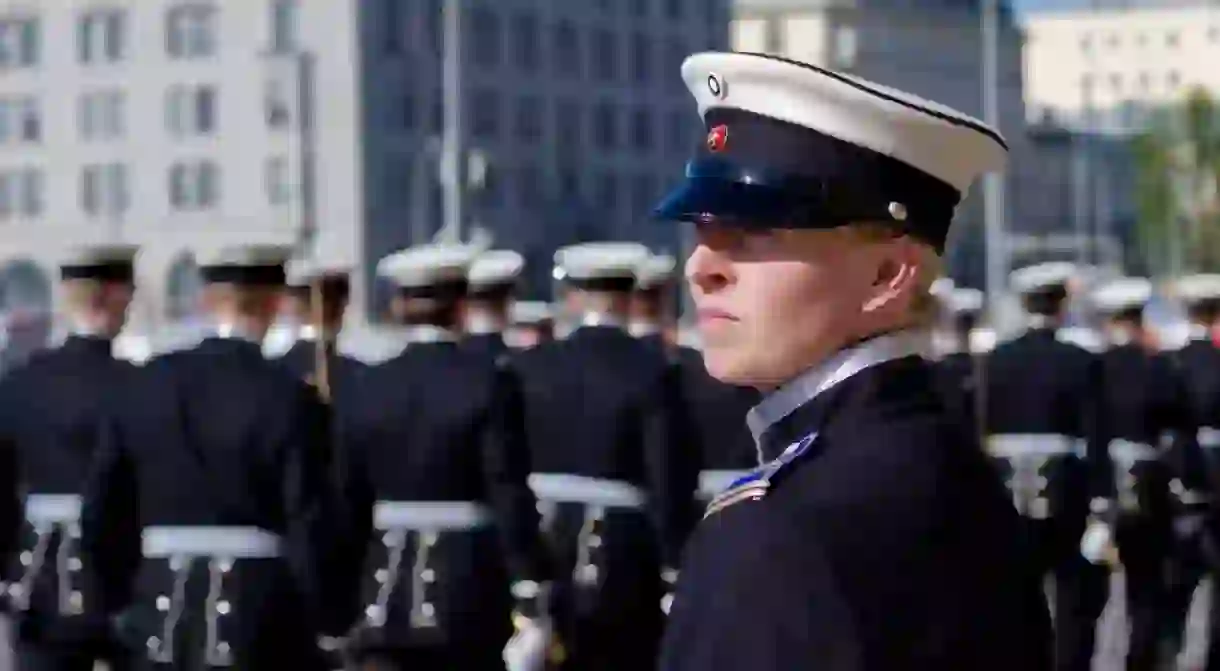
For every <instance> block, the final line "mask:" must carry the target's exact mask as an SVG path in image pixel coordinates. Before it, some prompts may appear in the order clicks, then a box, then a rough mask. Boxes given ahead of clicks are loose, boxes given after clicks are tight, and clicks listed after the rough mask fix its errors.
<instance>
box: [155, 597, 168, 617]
mask: <svg viewBox="0 0 1220 671" xmlns="http://www.w3.org/2000/svg"><path fill="white" fill-rule="evenodd" d="M157 610H159V611H161V612H162V613H164V612H166V611H168V610H169V597H168V596H165V595H164V594H162V595H161V596H159V597H157Z"/></svg>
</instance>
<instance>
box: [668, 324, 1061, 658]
mask: <svg viewBox="0 0 1220 671" xmlns="http://www.w3.org/2000/svg"><path fill="white" fill-rule="evenodd" d="M874 346H877V344H874ZM900 354H901V352H899V353H898V355H900ZM844 356H847V357H848V358H847V359H839V360H837V361H838V362H839V363H842V364H844V365H843V366H842V367H840V368H839V371H840V372H841V373H842V372H843V371H846V372H847V373H850V372H851V369H852V366H851V357H852V356H853V355H844ZM857 356H859V355H857ZM864 356H865V357H866V358H867V355H864ZM856 361H860V360H859V359H857V360H856ZM831 367H834V366H831ZM857 368H858V366H857ZM821 370H822V371H826V370H829V368H822V369H821ZM810 375H811V377H804V376H803V379H801V381H798V382H796V383H795V384H793V385H789V386H788V387H785V389H787V390H788V391H787V392H785V391H784V390H781V391H780V392H778V395H776V396H773V397H768V398H767V399H764V400H763V402H762V404H760V406H759V407H758V409H757V410H755V411H753V412H752V415H751V416H752V417H754V418H755V419H753V420H752V428H754V429H755V432H756V434H757V435H758V436H759V441H760V447H761V449H762V452H763V457H764V458H765V459H767V460H776V459H778V460H779V461H778V462H774V463H772V465H771V466H770V467H769V468H768V469H766V470H764V471H760V474H761V477H759V478H755V479H753V480H750V481H749V484H742V485H739V486H738V487H736V488H733V489H730V490H728V491H727V492H725V493H724V494H722V495H721V496H720V497H718V499H717V501H715V502H713V504H712V506H711V507H710V508H709V514H708V515H707V516H706V517H705V518H704V519H703V521H702V523H701V524H700V526H699V528H698V530H697V531H696V533H695V535H694V537H693V538H692V540H691V545H690V548H689V550H688V552H687V559H686V562H685V565H684V566H683V569H682V577H681V580H680V583H679V592H678V596H677V598H676V600H675V603H674V609H673V611H672V614H671V617H670V622H669V625H668V627H667V631H666V645H665V650H664V655H663V657H662V660H661V666H660V668H661V669H663V670H664V671H684V670H687V669H689V670H690V671H696V670H697V671H718V670H721V669H723V670H725V671H729V670H736V669H751V670H752V671H780V670H783V671H788V670H790V669H826V670H828V671H894V670H897V669H903V670H907V669H909V670H915V669H944V670H953V671H968V670H971V669H994V670H998V671H1030V670H1034V671H1043V670H1045V669H1049V668H1050V659H1049V657H1050V636H1051V634H1050V626H1049V617H1048V612H1047V606H1046V602H1045V599H1044V597H1043V594H1042V590H1041V584H1040V581H1039V580H1038V578H1037V577H1036V576H1035V575H1034V574H1033V572H1032V571H1031V570H1030V567H1029V564H1030V562H1029V559H1028V557H1027V553H1026V548H1025V547H1023V546H1022V544H1021V540H1020V538H1021V534H1020V525H1019V520H1018V519H1017V515H1016V513H1015V512H1014V510H1013V508H1012V505H1011V503H1010V502H1009V500H1008V498H1007V496H1006V494H1005V491H1004V489H1003V487H1002V485H1001V483H1000V481H999V480H998V479H997V477H996V475H995V472H994V470H993V469H992V468H991V467H990V465H989V464H988V462H987V460H986V459H985V457H984V455H983V454H982V452H981V451H980V449H979V446H978V444H977V441H976V440H975V439H974V438H973V437H972V436H969V435H966V434H965V433H964V432H963V431H962V429H961V427H960V425H959V424H958V423H957V422H955V421H954V420H953V418H952V417H951V415H949V414H948V413H947V411H946V409H945V407H944V405H943V404H942V403H941V401H940V399H939V398H938V396H937V394H936V393H935V386H934V385H935V381H934V379H933V372H932V370H931V367H930V365H929V364H928V363H926V362H925V361H924V360H923V359H921V358H918V357H915V356H900V358H893V359H890V360H888V361H884V362H881V363H875V364H874V365H872V366H870V367H865V368H863V370H859V372H855V373H854V374H850V375H848V376H847V377H846V379H842V380H841V381H838V382H837V383H835V382H834V380H833V379H832V377H833V376H832V377H824V376H822V375H819V374H817V373H811V374H810ZM837 377H839V378H842V377H843V375H842V374H840V375H838V376H837ZM773 399H774V400H773ZM781 399H782V400H781ZM785 405H786V406H787V407H782V406H785ZM793 406H796V407H793ZM789 410H790V412H787V411H789ZM789 448H791V449H789ZM785 452H787V456H783V455H784V454H785ZM768 474H770V476H769V477H768ZM768 481H769V485H768V486H766V487H765V488H764V489H763V490H761V491H760V490H759V489H757V488H755V489H751V487H756V486H757V485H759V484H760V483H763V482H768Z"/></svg>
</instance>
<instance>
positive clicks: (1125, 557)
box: [1092, 277, 1195, 671]
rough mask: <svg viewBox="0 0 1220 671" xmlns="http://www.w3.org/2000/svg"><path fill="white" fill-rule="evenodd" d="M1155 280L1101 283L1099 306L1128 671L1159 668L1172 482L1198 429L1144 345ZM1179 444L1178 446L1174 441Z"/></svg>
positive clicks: (1170, 373) (1167, 370) (1169, 373)
mask: <svg viewBox="0 0 1220 671" xmlns="http://www.w3.org/2000/svg"><path fill="white" fill-rule="evenodd" d="M1151 297H1152V283H1151V282H1149V281H1148V280H1146V279H1144V278H1140V277H1125V278H1118V279H1114V280H1111V281H1109V282H1107V283H1104V284H1102V285H1101V286H1100V287H1099V288H1098V289H1097V290H1096V291H1095V292H1094V293H1093V301H1092V302H1093V305H1094V307H1095V308H1096V309H1097V311H1098V312H1099V313H1100V314H1102V315H1103V316H1105V317H1106V319H1107V320H1108V323H1107V324H1106V332H1107V336H1108V338H1107V339H1108V341H1109V344H1110V346H1109V349H1108V350H1107V351H1106V352H1104V353H1103V354H1102V355H1101V365H1102V369H1101V375H1102V381H1103V384H1102V386H1101V391H1102V394H1103V395H1102V398H1101V399H1100V403H1101V412H1102V413H1103V415H1104V416H1105V417H1107V418H1108V419H1107V421H1106V424H1105V427H1104V428H1105V431H1106V434H1105V435H1106V440H1107V451H1108V454H1109V458H1110V464H1109V466H1110V468H1109V471H1110V474H1111V477H1110V480H1109V482H1110V483H1111V486H1112V488H1113V489H1112V496H1111V497H1109V499H1108V502H1107V503H1108V506H1107V507H1108V510H1107V511H1106V512H1107V515H1106V516H1107V518H1108V521H1109V522H1110V523H1111V524H1112V525H1113V536H1114V540H1115V542H1116V544H1117V549H1118V558H1119V560H1120V561H1121V563H1122V565H1123V569H1124V575H1125V576H1126V581H1125V584H1126V601H1127V609H1126V612H1127V617H1128V619H1129V621H1130V638H1129V642H1128V646H1127V668H1128V669H1130V670H1131V671H1139V670H1140V669H1149V670H1153V669H1157V668H1159V664H1160V660H1159V653H1160V643H1161V629H1162V626H1163V625H1162V621H1163V618H1164V616H1165V614H1166V612H1165V604H1166V599H1167V596H1168V594H1167V588H1168V586H1167V584H1166V582H1165V566H1166V564H1167V562H1168V560H1169V558H1170V552H1171V550H1172V547H1173V505H1172V503H1173V502H1172V498H1171V494H1170V483H1171V482H1172V481H1173V479H1174V475H1175V472H1176V470H1177V469H1176V468H1175V462H1176V461H1177V460H1178V456H1177V455H1178V454H1180V453H1181V451H1182V450H1185V449H1190V445H1192V444H1193V443H1194V438H1195V435H1194V434H1195V432H1194V427H1193V422H1192V419H1191V411H1190V407H1189V404H1188V402H1187V399H1186V394H1185V389H1184V388H1183V386H1182V384H1181V381H1180V380H1179V379H1178V376H1177V375H1176V373H1175V371H1174V370H1173V368H1172V367H1171V364H1170V363H1169V361H1168V360H1167V359H1166V358H1165V357H1163V356H1156V355H1151V354H1149V353H1148V352H1147V351H1146V350H1145V349H1144V347H1143V338H1144V334H1143V330H1144V324H1143V310H1144V306H1145V305H1146V304H1147V303H1148V300H1149V299H1150V298H1151ZM1175 442H1176V443H1177V447H1176V448H1174V449H1171V448H1173V447H1174V446H1173V443H1175Z"/></svg>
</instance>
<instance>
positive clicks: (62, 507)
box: [25, 494, 81, 526]
mask: <svg viewBox="0 0 1220 671" xmlns="http://www.w3.org/2000/svg"><path fill="white" fill-rule="evenodd" d="M80 509H81V497H80V496H78V495H76V494H30V495H29V496H27V497H25V519H26V521H28V522H29V523H30V524H32V525H34V526H39V525H45V524H71V523H73V522H78V521H80Z"/></svg>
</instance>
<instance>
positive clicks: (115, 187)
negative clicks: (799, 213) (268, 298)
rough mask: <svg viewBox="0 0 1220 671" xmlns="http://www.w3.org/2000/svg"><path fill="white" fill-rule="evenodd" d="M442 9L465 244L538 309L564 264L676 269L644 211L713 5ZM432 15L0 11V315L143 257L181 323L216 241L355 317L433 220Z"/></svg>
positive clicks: (716, 34)
mask: <svg viewBox="0 0 1220 671" xmlns="http://www.w3.org/2000/svg"><path fill="white" fill-rule="evenodd" d="M445 1H446V2H448V1H454V2H456V6H457V7H458V8H459V10H460V21H459V24H460V30H461V39H460V43H459V49H458V51H459V53H460V58H459V62H460V68H459V72H460V87H459V90H460V95H459V99H460V110H461V113H460V121H461V123H460V124H459V128H460V137H461V142H460V144H461V146H463V147H464V149H465V150H466V153H465V154H464V155H465V157H466V158H467V159H468V160H469V163H466V165H469V166H471V168H472V169H471V170H468V171H467V172H468V173H470V174H469V177H470V179H468V180H465V181H464V184H465V185H466V188H465V193H464V203H465V208H464V210H465V212H466V213H467V219H466V220H465V222H464V224H465V225H464V228H465V229H466V233H467V235H469V234H470V232H471V231H473V230H475V229H476V228H478V229H482V230H484V231H486V233H487V234H488V235H489V236H490V237H491V238H492V239H493V240H494V242H495V244H496V245H497V246H504V247H511V248H516V249H519V250H521V251H523V252H525V253H526V254H527V255H528V256H529V258H530V259H531V261H533V262H534V263H533V265H534V266H535V268H533V272H534V277H533V279H534V285H535V287H534V288H535V289H537V288H539V287H543V286H546V280H545V277H549V273H550V256H551V253H552V251H553V249H554V248H555V247H556V246H558V245H561V244H564V243H567V242H571V241H575V240H581V239H592V238H605V237H617V238H630V239H638V240H643V241H645V242H648V243H649V244H651V245H653V246H654V247H657V248H668V249H670V250H671V251H677V245H678V244H679V241H678V235H677V229H676V228H673V227H664V226H656V225H654V224H652V223H650V222H649V221H648V211H649V209H650V207H651V205H652V204H653V201H654V200H655V199H656V197H657V196H658V195H659V194H660V193H662V192H663V191H664V189H665V188H666V187H667V186H668V184H669V182H671V181H673V180H676V179H677V178H678V177H680V175H681V167H682V165H683V161H684V160H685V158H686V156H687V154H688V152H689V150H690V147H691V142H693V141H694V139H695V138H698V137H701V133H699V132H698V131H699V122H698V118H697V117H696V115H695V111H694V105H693V103H691V102H690V100H689V95H688V94H687V93H686V91H685V89H684V87H683V86H682V84H681V80H680V77H679V75H678V65H679V64H680V63H681V61H682V59H683V58H684V57H685V56H686V55H688V54H689V53H692V52H694V51H699V50H703V49H707V48H717V47H722V46H723V45H724V44H725V43H726V42H727V26H728V12H727V7H726V6H724V5H721V4H718V3H717V2H710V3H709V2H707V1H706V0H630V1H627V2H624V1H622V0H592V1H590V2H579V3H575V2H574V3H555V2H550V1H549V0H445ZM442 9H443V8H442V0H326V1H325V2H313V1H308V2H306V1H304V0H62V1H58V2H34V1H33V0H0V312H7V313H12V312H14V311H17V312H27V311H29V309H43V310H45V309H46V304H47V302H48V300H52V301H53V296H54V291H53V288H52V287H53V284H54V283H53V281H52V280H53V278H54V268H55V259H56V257H57V256H58V254H59V253H61V252H62V250H63V249H64V247H65V246H66V245H68V244H76V243H81V242H106V241H110V242H119V241H121V242H128V243H136V244H139V245H141V247H142V250H143V251H142V253H141V256H140V258H139V260H138V270H137V272H138V274H139V280H140V287H141V290H140V296H139V299H138V304H137V306H136V307H135V310H134V317H135V319H136V320H138V321H141V322H144V323H146V324H150V325H153V326H155V325H157V324H160V323H162V322H164V321H167V320H173V319H177V318H181V317H182V316H183V315H185V314H187V313H189V312H190V311H191V310H192V307H193V301H194V294H195V289H197V286H198V280H197V276H196V273H195V272H194V266H193V262H192V260H191V259H192V252H193V250H197V249H199V248H201V247H208V246H214V245H222V244H231V243H234V242H246V241H267V242H287V243H293V244H299V245H300V246H301V247H302V248H303V249H322V250H325V252H326V253H327V254H331V255H337V256H340V257H345V258H347V259H348V260H350V261H352V262H353V263H355V264H357V265H358V266H360V267H362V268H364V270H365V272H364V273H362V274H361V276H360V277H359V278H358V280H357V282H356V286H355V291H356V298H357V303H358V304H359V305H360V306H362V307H366V308H369V307H371V306H372V297H373V296H374V294H375V293H376V292H375V291H373V290H372V289H373V288H374V283H373V280H372V274H371V268H372V266H373V265H374V263H375V261H376V260H377V259H378V258H380V257H381V256H382V255H384V254H386V253H388V252H390V251H393V250H394V249H397V248H400V247H402V246H404V245H406V244H409V243H411V242H417V241H424V240H427V239H429V238H431V237H432V236H433V235H434V234H435V232H436V230H437V229H438V228H439V225H440V222H441V219H442V206H441V203H442V198H441V195H440V194H441V188H440V178H439V172H440V171H439V158H440V152H439V145H440V141H439V140H440V135H441V127H442V125H443V120H444V114H443V109H444V108H443V105H442V101H443V97H442V95H441V89H442V86H441V84H442V79H441V73H442V66H441V64H442V59H441V54H442V51H443V46H444V39H443V28H444V26H443V21H442V16H443V13H444V12H443V11H442ZM476 159H477V160H476ZM476 177H477V178H478V179H475V178H476ZM542 266H544V267H542ZM361 312H362V311H361Z"/></svg>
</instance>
